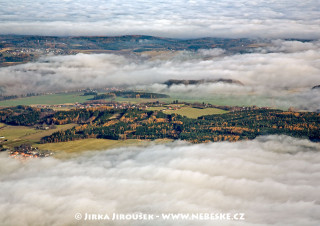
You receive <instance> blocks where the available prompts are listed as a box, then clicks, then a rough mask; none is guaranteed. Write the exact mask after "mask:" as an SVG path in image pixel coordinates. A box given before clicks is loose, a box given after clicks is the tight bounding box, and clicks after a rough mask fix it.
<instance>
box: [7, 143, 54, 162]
mask: <svg viewBox="0 0 320 226" xmlns="http://www.w3.org/2000/svg"><path fill="white" fill-rule="evenodd" d="M9 155H10V156H11V157H12V158H15V159H22V160H23V159H30V158H46V157H49V156H52V155H53V152H50V151H42V150H39V149H38V148H35V147H31V146H30V145H26V144H23V145H21V146H19V147H15V148H14V149H13V150H11V151H9Z"/></svg>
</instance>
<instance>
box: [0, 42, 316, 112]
mask: <svg viewBox="0 0 320 226" xmlns="http://www.w3.org/2000/svg"><path fill="white" fill-rule="evenodd" d="M319 58H320V44H319V42H318V41H317V42H307V43H303V42H298V41H282V40H276V41H273V42H272V43H271V44H270V45H268V46H267V47H264V48H258V49H256V50H254V51H253V52H252V53H247V54H235V55H228V54H227V53H226V52H225V51H224V50H221V49H212V50H199V51H197V52H188V51H180V52H168V53H159V54H158V55H155V56H153V57H151V58H150V57H148V56H147V55H145V54H144V55H142V56H135V57H133V56H121V55H113V54H92V55H86V54H78V55H72V56H54V57H44V58H42V59H40V60H39V61H37V62H33V63H27V64H23V65H17V66H12V67H5V68H0V79H1V86H2V90H3V91H4V94H16V93H19V92H20V93H28V92H46V91H48V92H51V91H57V90H66V89H77V88H86V87H91V88H95V87H106V86H109V87H110V86H119V85H126V86H130V87H138V88H141V87H142V88H146V87H147V88H149V89H151V91H152V90H153V91H160V92H166V93H169V94H170V93H175V92H176V93H177V92H179V93H192V95H193V96H203V97H210V96H216V95H219V94H223V95H225V94H230V95H234V96H239V95H243V96H244V97H245V96H248V95H249V94H250V95H251V96H253V97H257V96H258V97H259V96H260V97H263V98H265V97H266V98H268V99H270V100H271V102H272V103H273V104H274V105H275V106H278V107H279V106H281V105H283V106H285V107H288V106H296V107H299V108H301V109H309V110H316V109H318V108H319V105H320V103H319V92H317V91H316V90H313V91H311V88H312V87H313V86H316V85H319V84H320V76H319V75H320V63H319ZM220 78H223V79H234V80H239V81H241V82H242V83H243V84H244V86H239V85H235V84H232V85H230V84H221V83H218V84H205V85H201V86H184V85H181V86H172V87H170V88H167V87H166V86H165V85H161V83H163V82H164V81H166V80H168V79H220ZM209 99H210V98H209ZM258 99H259V98H258ZM285 102H286V103H285ZM257 103H260V105H261V103H262V104H264V102H261V101H260V102H259V100H258V101H256V102H253V103H252V104H257ZM268 105H269V106H270V101H269V103H268Z"/></svg>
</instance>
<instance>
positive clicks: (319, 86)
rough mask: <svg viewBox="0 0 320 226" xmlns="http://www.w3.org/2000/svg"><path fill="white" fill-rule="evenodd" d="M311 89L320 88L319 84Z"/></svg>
mask: <svg viewBox="0 0 320 226" xmlns="http://www.w3.org/2000/svg"><path fill="white" fill-rule="evenodd" d="M312 89H320V85H317V86H314V87H312Z"/></svg>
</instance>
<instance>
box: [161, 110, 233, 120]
mask: <svg viewBox="0 0 320 226" xmlns="http://www.w3.org/2000/svg"><path fill="white" fill-rule="evenodd" d="M227 112H228V111H224V110H221V109H218V108H204V109H199V108H193V107H182V108H180V109H177V110H164V111H163V113H166V114H179V115H182V116H186V117H188V118H198V117H200V116H203V115H213V114H224V113H227Z"/></svg>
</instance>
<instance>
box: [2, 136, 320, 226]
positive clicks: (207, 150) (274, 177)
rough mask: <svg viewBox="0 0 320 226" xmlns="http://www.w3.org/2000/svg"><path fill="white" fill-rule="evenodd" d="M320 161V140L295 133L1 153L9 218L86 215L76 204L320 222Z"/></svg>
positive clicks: (92, 209) (37, 220)
mask: <svg viewBox="0 0 320 226" xmlns="http://www.w3.org/2000/svg"><path fill="white" fill-rule="evenodd" d="M319 161H320V146H319V144H318V143H312V142H310V141H308V140H299V139H295V138H291V137H286V136H267V137H259V138H257V139H256V140H252V141H244V142H236V143H228V142H221V143H207V144H197V145H190V144H188V143H184V142H174V143H171V144H166V145H151V146H147V147H128V148H119V149H114V150H108V151H101V152H88V153H86V154H83V155H81V156H79V157H75V158H72V159H69V160H57V159H53V158H48V159H37V160H32V161H28V162H24V163H21V162H18V161H16V160H13V159H8V158H7V156H6V155H5V154H4V153H1V155H0V187H1V194H0V222H2V225H17V226H19V225H87V224H88V222H85V221H76V220H75V219H74V214H75V213H77V212H80V213H83V214H84V213H86V212H89V213H102V214H105V213H110V214H111V213H113V212H117V213H132V212H144V213H168V212H170V213H181V212H185V213H188V212H189V213H198V212H242V213H245V214H246V220H245V221H244V222H238V223H239V225H242V224H243V225H281V226H283V225H301V226H302V225H303V226H306V225H319V223H320V217H319V216H320V207H319V189H320V173H319V172H320V165H319ZM89 223H90V225H92V224H93V225H94V224H95V223H97V222H89ZM100 223H101V224H106V223H108V222H105V221H102V222H100ZM109 223H110V222H109ZM128 223H130V225H164V224H165V225H177V224H178V223H179V224H180V225H213V224H215V223H216V224H218V225H230V222H228V221H219V222H210V221H201V222H197V221H190V222H188V221H183V222H177V221H165V222H161V221H160V220H159V221H158V220H156V221H151V222H141V221H135V222H128ZM231 223H232V224H236V225H237V222H231ZM123 224H124V222H121V221H119V222H117V221H114V222H111V223H110V225H123Z"/></svg>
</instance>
